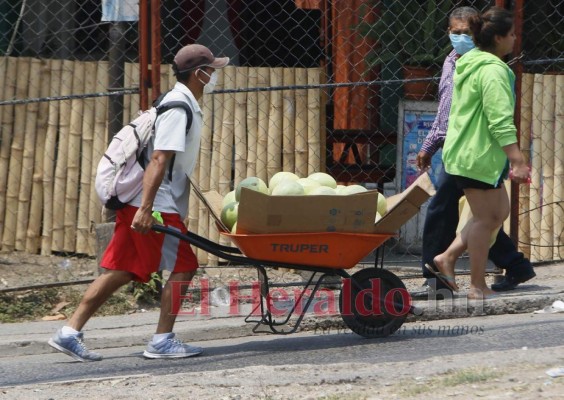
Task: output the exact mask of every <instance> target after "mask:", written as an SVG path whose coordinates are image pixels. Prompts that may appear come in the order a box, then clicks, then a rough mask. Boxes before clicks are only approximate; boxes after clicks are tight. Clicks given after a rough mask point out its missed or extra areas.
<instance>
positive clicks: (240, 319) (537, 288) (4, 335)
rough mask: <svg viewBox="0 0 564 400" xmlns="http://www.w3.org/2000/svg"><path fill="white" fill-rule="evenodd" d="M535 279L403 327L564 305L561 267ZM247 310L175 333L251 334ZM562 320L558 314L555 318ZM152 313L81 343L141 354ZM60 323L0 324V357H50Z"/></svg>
mask: <svg viewBox="0 0 564 400" xmlns="http://www.w3.org/2000/svg"><path fill="white" fill-rule="evenodd" d="M535 271H536V273H537V276H536V277H535V278H534V279H532V280H531V281H529V282H526V283H525V284H522V285H520V286H519V287H518V288H517V289H516V290H514V291H511V292H504V293H500V294H501V296H500V297H499V298H496V299H492V300H487V301H485V302H484V301H468V300H467V299H466V297H465V296H464V295H460V296H458V297H455V298H453V299H447V300H441V301H434V300H415V301H414V304H415V306H417V307H419V308H421V309H423V311H424V314H423V315H422V316H419V317H415V316H410V317H409V318H408V322H416V321H428V320H441V319H452V318H465V317H468V316H483V315H499V314H515V313H532V312H534V311H535V310H540V309H543V308H544V307H546V306H550V305H551V304H552V303H553V302H554V301H556V300H564V263H560V264H551V265H543V266H536V267H535ZM250 310H251V308H250V305H243V306H242V307H241V310H240V313H238V314H237V315H235V316H233V315H230V314H229V307H212V308H211V310H210V311H211V312H210V315H205V316H204V315H197V314H193V315H180V316H179V317H178V319H177V323H176V326H175V332H176V333H177V336H178V337H179V338H180V339H182V340H184V341H189V342H192V341H196V342H201V341H205V340H214V339H227V338H234V337H242V336H249V335H254V333H253V331H252V330H253V328H254V326H255V324H252V323H249V324H247V323H245V317H246V316H247V315H248V313H249V312H250ZM555 317H557V318H564V313H562V314H559V315H558V316H555ZM157 320H158V312H156V311H151V312H138V313H133V314H127V315H119V316H108V317H94V318H92V319H91V320H90V321H89V322H88V324H87V325H86V327H85V329H84V332H85V342H86V344H87V346H88V347H89V348H91V349H101V348H111V347H127V346H139V347H140V348H139V350H140V351H141V350H142V349H143V347H144V346H145V345H146V344H147V341H148V340H149V339H150V338H151V336H152V334H153V333H154V331H155V327H156V322H157ZM320 323H322V324H323V325H322V326H323V327H324V328H328V327H334V328H337V327H338V328H345V325H344V324H343V322H342V318H341V316H340V315H338V314H337V315H332V316H317V315H314V314H313V313H308V314H306V316H305V317H304V320H303V321H302V324H301V328H302V329H310V330H311V329H314V328H315V327H316V326H319V324H320ZM63 325H64V321H38V322H23V323H7V324H0V327H1V329H0V357H14V356H20V355H32V354H44V353H51V352H54V350H53V349H52V348H51V347H50V346H48V345H47V340H48V339H49V338H50V337H51V336H52V335H53V333H54V332H55V331H56V330H57V329H58V328H59V327H61V326H63ZM264 330H266V327H263V328H261V331H264Z"/></svg>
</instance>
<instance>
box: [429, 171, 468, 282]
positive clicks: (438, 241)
mask: <svg viewBox="0 0 564 400" xmlns="http://www.w3.org/2000/svg"><path fill="white" fill-rule="evenodd" d="M463 194H464V193H463V192H462V190H460V189H459V188H458V187H457V186H456V181H455V180H454V179H453V177H452V176H451V175H449V174H447V173H446V172H445V171H444V169H443V171H442V172H441V175H440V177H439V181H438V182H437V192H436V193H435V195H434V196H433V197H432V198H431V202H430V204H429V207H428V208H427V215H426V217H425V223H424V225H423V249H422V264H421V267H422V270H423V276H424V277H425V278H434V276H433V274H432V273H431V272H429V271H428V270H427V268H425V264H429V265H431V266H434V262H433V259H434V258H435V257H436V256H437V255H438V254H441V253H443V252H444V251H445V250H446V249H447V248H448V247H449V246H450V244H451V243H452V241H453V240H454V238H455V237H456V227H457V225H458V202H459V200H460V198H461V197H462V196H463Z"/></svg>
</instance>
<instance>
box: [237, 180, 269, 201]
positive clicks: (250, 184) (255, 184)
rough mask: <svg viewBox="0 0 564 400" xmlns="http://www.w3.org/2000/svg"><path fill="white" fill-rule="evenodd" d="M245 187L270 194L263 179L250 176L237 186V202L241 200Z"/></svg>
mask: <svg viewBox="0 0 564 400" xmlns="http://www.w3.org/2000/svg"><path fill="white" fill-rule="evenodd" d="M244 187H245V188H248V189H251V190H254V191H257V192H260V193H264V194H268V187H267V186H266V183H264V181H263V180H262V179H260V178H257V177H256V176H249V177H247V178H245V179H243V180H242V181H241V182H239V184H238V185H237V189H235V201H239V200H241V189H242V188H244Z"/></svg>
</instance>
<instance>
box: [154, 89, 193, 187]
mask: <svg viewBox="0 0 564 400" xmlns="http://www.w3.org/2000/svg"><path fill="white" fill-rule="evenodd" d="M169 92H170V90H169ZM169 92H165V93H162V94H161V95H160V96H159V97H157V99H156V100H155V102H154V103H153V106H154V107H155V108H156V109H157V117H158V116H159V115H161V114H163V113H165V112H167V111H169V110H172V109H173V108H182V109H184V111H186V117H187V118H186V136H188V132H189V131H190V128H191V127H192V120H193V119H194V115H193V113H192V109H191V108H190V106H189V105H188V103H187V102H185V101H179V100H175V101H168V102H166V103H164V104H161V102H162V101H163V99H164V97H165V96H166V95H167V93H169ZM175 158H176V153H175V154H173V155H172V159H171V161H170V166H169V168H168V180H169V181H172V168H173V167H174V159H175Z"/></svg>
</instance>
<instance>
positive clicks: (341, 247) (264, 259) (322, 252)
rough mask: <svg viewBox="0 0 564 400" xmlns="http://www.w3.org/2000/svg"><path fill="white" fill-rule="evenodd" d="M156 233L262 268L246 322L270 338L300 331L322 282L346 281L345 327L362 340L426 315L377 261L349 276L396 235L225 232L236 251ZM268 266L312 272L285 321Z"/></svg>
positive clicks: (196, 239) (341, 308) (166, 230)
mask: <svg viewBox="0 0 564 400" xmlns="http://www.w3.org/2000/svg"><path fill="white" fill-rule="evenodd" d="M153 230H155V231H157V232H161V233H165V234H168V235H172V236H174V237H176V238H178V239H180V240H185V241H188V242H189V243H190V244H192V245H194V246H196V247H198V248H200V249H202V250H204V251H207V252H209V253H211V254H213V255H215V256H217V257H220V258H223V259H225V260H228V261H231V262H233V263H237V264H240V265H243V266H245V265H250V266H252V267H255V268H256V269H257V271H258V277H259V279H258V281H259V285H260V288H259V290H260V301H258V302H257V303H258V304H257V305H256V306H255V307H254V308H253V310H252V311H251V313H250V314H249V315H248V316H247V317H246V318H245V321H246V322H249V323H255V326H254V328H253V332H264V331H263V330H261V329H262V328H264V327H265V326H266V327H268V330H267V332H269V333H275V334H289V333H293V332H295V331H296V330H297V329H298V328H299V326H300V324H301V322H302V320H303V318H304V315H305V314H306V312H307V311H308V309H309V308H310V305H312V301H313V300H314V298H315V295H316V293H317V292H318V290H319V288H320V286H321V284H322V282H323V280H324V279H325V278H327V277H330V276H333V277H334V276H338V277H340V278H341V289H340V293H339V300H338V301H339V312H340V314H341V317H342V319H343V321H344V323H345V325H346V326H347V327H348V328H349V329H351V330H352V331H353V332H355V333H357V334H358V335H361V336H363V337H366V338H378V337H386V336H388V335H390V334H392V333H394V332H395V331H397V330H398V329H399V328H400V327H401V326H402V324H403V323H404V322H405V320H406V319H407V315H408V314H415V315H421V314H422V311H421V310H419V309H417V308H415V307H414V306H413V305H412V302H411V297H410V295H409V292H408V291H407V289H406V287H405V285H404V284H403V282H402V280H401V279H400V278H399V277H397V276H396V275H395V274H393V273H392V272H390V271H388V270H385V269H383V268H382V264H383V262H381V263H380V267H378V266H377V261H376V263H375V266H374V267H368V268H364V269H362V270H360V271H358V272H355V273H354V274H352V275H350V274H349V273H348V272H347V271H346V270H347V269H350V268H352V267H354V266H355V265H356V264H357V263H358V262H359V261H361V260H362V259H363V258H364V257H365V256H366V255H368V254H369V253H370V252H371V251H373V250H380V246H382V245H383V244H384V243H385V242H386V241H387V240H388V239H389V238H390V237H392V236H395V235H394V234H358V233H340V232H320V233H292V234H249V235H243V234H230V233H226V232H220V233H221V234H222V235H224V236H227V237H229V238H230V239H231V240H232V241H233V243H235V244H236V245H237V246H238V247H231V246H224V245H220V244H218V243H215V242H213V241H210V240H208V239H205V238H203V237H201V236H199V235H197V234H195V233H192V232H188V234H186V235H184V234H182V233H180V232H178V231H176V230H173V229H171V228H168V227H165V226H162V225H154V226H153ZM376 258H377V259H378V256H377V257H376ZM381 261H383V260H381ZM269 267H273V268H288V269H294V270H302V271H310V272H312V275H311V277H310V278H309V280H308V281H307V282H306V283H305V285H304V287H303V289H302V290H301V292H300V293H299V295H298V296H296V298H295V301H294V303H293V305H291V307H290V309H289V310H287V311H286V312H284V314H283V315H282V320H280V321H279V320H277V319H276V318H277V317H280V315H279V314H280V309H279V308H278V307H277V305H276V304H275V302H274V301H273V299H272V296H271V290H270V284H269V280H268V274H267V268H269ZM315 278H318V279H315ZM314 279H315V281H314ZM306 294H307V296H305V295H306ZM257 314H258V319H257ZM295 314H296V315H297V319H296V321H295V322H293V325H292V326H288V323H289V321H290V318H291V317H292V316H293V315H295Z"/></svg>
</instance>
